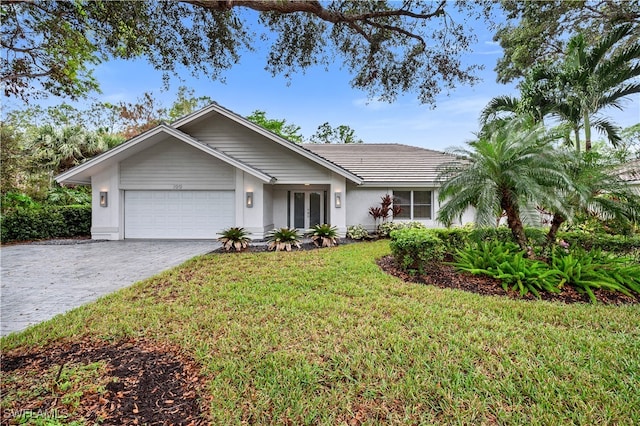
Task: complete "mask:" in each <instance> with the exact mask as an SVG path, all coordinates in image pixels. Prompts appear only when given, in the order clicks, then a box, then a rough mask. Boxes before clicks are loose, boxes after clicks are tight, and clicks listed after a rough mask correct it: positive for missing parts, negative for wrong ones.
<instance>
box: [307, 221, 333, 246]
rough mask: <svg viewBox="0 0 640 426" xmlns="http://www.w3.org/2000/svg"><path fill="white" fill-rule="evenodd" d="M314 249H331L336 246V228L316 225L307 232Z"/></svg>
mask: <svg viewBox="0 0 640 426" xmlns="http://www.w3.org/2000/svg"><path fill="white" fill-rule="evenodd" d="M307 234H309V235H311V241H313V244H314V245H315V246H316V247H333V246H335V245H337V244H338V241H339V240H340V238H339V237H338V228H337V227H335V226H331V225H328V224H326V223H325V224H322V225H320V224H318V225H315V226H314V227H313V228H311V229H309V230H308V231H307Z"/></svg>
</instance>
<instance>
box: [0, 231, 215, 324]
mask: <svg viewBox="0 0 640 426" xmlns="http://www.w3.org/2000/svg"><path fill="white" fill-rule="evenodd" d="M62 243H63V244H60V242H58V244H54V242H51V243H47V244H20V245H14V246H8V247H2V248H1V249H0V260H1V263H0V265H1V268H0V269H1V278H2V281H1V282H2V284H1V293H0V298H1V299H0V307H1V312H0V318H1V335H2V336H6V335H7V334H9V333H12V332H14V331H21V330H24V329H25V328H27V327H28V326H30V325H32V324H37V323H39V322H42V321H45V320H48V319H50V318H53V317H54V316H55V315H57V314H60V313H63V312H66V311H68V310H70V309H73V308H76V307H78V306H81V305H84V304H85V303H88V302H92V301H94V300H96V299H98V298H99V297H101V296H104V295H106V294H109V293H111V292H113V291H115V290H118V289H121V288H124V287H127V286H129V285H131V284H133V283H134V282H136V281H140V280H142V279H144V278H148V277H150V276H153V275H155V274H157V273H159V272H161V271H164V270H166V269H169V268H171V267H173V266H176V265H179V264H181V263H182V262H184V261H185V260H188V259H190V258H192V257H194V256H197V255H199V254H204V253H208V252H210V251H212V250H214V249H216V248H218V247H219V243H218V242H215V241H157V240H154V241H151V240H149V241H146V240H138V241H91V240H84V241H80V242H79V243H74V244H68V242H67V244H64V242H62Z"/></svg>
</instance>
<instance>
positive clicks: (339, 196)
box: [335, 191, 342, 209]
mask: <svg viewBox="0 0 640 426" xmlns="http://www.w3.org/2000/svg"><path fill="white" fill-rule="evenodd" d="M335 204H336V208H337V209H339V208H340V207H342V193H341V192H337V191H336V193H335Z"/></svg>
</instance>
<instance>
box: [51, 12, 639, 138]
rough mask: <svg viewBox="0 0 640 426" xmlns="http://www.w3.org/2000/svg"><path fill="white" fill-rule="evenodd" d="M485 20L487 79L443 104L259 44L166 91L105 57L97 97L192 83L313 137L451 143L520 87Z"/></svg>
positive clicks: (198, 91) (625, 119)
mask: <svg viewBox="0 0 640 426" xmlns="http://www.w3.org/2000/svg"><path fill="white" fill-rule="evenodd" d="M478 27H479V28H478V31H477V37H478V40H477V43H476V44H475V45H474V46H472V51H471V52H470V53H467V54H466V55H464V57H463V60H464V62H466V63H467V64H481V65H484V66H485V69H484V70H483V71H478V72H477V74H478V76H479V77H480V78H481V81H480V82H479V83H477V84H476V85H474V86H459V87H457V88H456V89H455V90H453V91H451V92H449V93H448V94H446V93H443V94H442V95H440V96H438V98H437V100H436V104H435V107H433V106H431V105H421V104H420V103H419V102H418V100H417V96H416V95H415V94H412V93H408V94H405V95H404V96H402V97H399V98H398V99H397V100H396V101H395V102H393V103H383V102H377V101H375V100H371V99H368V98H367V93H365V92H362V91H359V90H356V89H353V88H351V87H350V85H349V81H350V80H351V78H352V76H351V75H349V74H348V73H347V72H346V71H344V70H341V69H340V68H339V66H338V65H337V64H336V65H335V66H332V67H331V68H330V69H329V71H325V69H324V68H323V67H317V68H312V69H310V70H308V71H307V72H306V73H304V74H303V73H298V74H294V75H293V76H292V78H291V79H290V80H286V79H285V78H283V77H281V76H276V77H273V76H271V74H270V73H269V72H267V71H265V70H264V66H265V64H266V58H267V53H268V52H266V51H259V50H256V51H255V52H247V53H245V54H243V56H242V58H241V61H240V63H239V64H237V65H236V66H234V67H233V68H232V69H230V70H228V71H226V72H224V74H223V75H224V77H225V78H226V83H221V82H219V81H211V80H208V79H207V78H205V77H203V78H194V77H192V76H191V75H190V73H189V72H185V73H184V74H183V75H182V76H181V77H182V79H183V81H181V80H180V79H179V78H177V77H172V78H171V80H170V88H169V90H168V91H163V81H162V73H161V72H160V71H156V70H154V69H153V68H152V67H151V66H149V65H148V64H147V63H146V62H145V61H144V60H136V61H109V62H105V63H103V64H101V65H99V66H98V67H97V68H96V70H95V76H96V78H97V79H98V81H99V82H100V86H101V89H102V94H98V95H96V97H97V99H99V100H101V101H108V102H112V103H115V102H119V101H125V102H133V101H135V100H136V99H137V98H138V97H140V96H141V95H142V94H143V93H144V92H147V91H150V92H153V94H154V95H155V96H156V98H158V99H159V100H161V101H162V102H163V104H164V105H166V106H170V104H171V102H172V101H173V100H174V99H175V95H176V92H177V89H178V87H179V86H180V85H184V86H187V87H189V88H193V89H194V90H195V95H196V96H209V97H210V98H212V99H213V100H215V101H216V102H218V103H219V104H220V105H222V106H224V107H226V108H228V109H231V110H232V111H234V112H236V113H238V114H240V115H243V116H247V115H249V114H251V113H252V112H253V111H255V110H262V111H265V112H266V113H267V117H269V118H277V119H286V120H287V122H288V123H291V124H295V125H297V126H300V127H301V132H302V134H303V135H304V136H305V137H307V138H308V137H310V136H311V135H312V134H313V133H315V131H316V129H317V128H318V126H319V125H321V124H322V123H324V122H329V124H330V125H332V126H334V127H335V126H338V125H341V124H345V125H348V126H350V127H351V128H353V129H354V130H355V133H356V135H357V136H358V137H359V138H360V139H362V140H363V141H364V142H365V143H404V144H409V145H415V146H420V147H424V148H431V149H438V150H445V149H446V148H448V147H452V146H461V145H463V144H464V143H465V142H466V141H468V140H471V139H473V138H474V134H473V133H474V132H476V131H477V130H478V117H479V113H480V110H481V109H482V108H483V107H484V106H485V105H486V104H487V102H488V101H489V100H490V99H491V98H493V97H495V96H499V95H513V96H516V95H517V94H518V92H517V90H516V89H515V85H501V84H497V83H496V81H495V80H496V75H495V72H494V71H493V69H494V67H495V64H496V61H497V59H498V58H499V57H500V56H501V49H500V46H498V45H497V44H495V43H494V42H493V41H492V33H491V32H490V31H489V30H487V29H484V23H483V22H479V23H478ZM56 102H61V100H57V99H48V100H46V101H44V102H43V104H46V105H51V104H55V103H56ZM606 113H607V115H609V116H610V117H611V118H612V119H614V120H615V121H616V123H618V124H619V125H620V126H622V127H628V126H630V125H633V124H636V123H638V122H640V96H638V95H636V96H635V97H634V98H632V99H630V100H629V101H627V104H626V108H625V110H624V111H622V112H620V111H617V110H611V111H607V112H606Z"/></svg>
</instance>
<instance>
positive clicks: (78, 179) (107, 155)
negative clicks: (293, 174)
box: [55, 124, 275, 185]
mask: <svg viewBox="0 0 640 426" xmlns="http://www.w3.org/2000/svg"><path fill="white" fill-rule="evenodd" d="M168 136H170V137H173V138H175V139H178V140H180V141H182V142H184V143H186V144H187V145H190V146H192V147H194V148H196V149H199V150H200V151H202V152H204V153H206V154H208V155H211V156H212V157H214V158H217V159H219V160H222V161H224V162H225V163H228V164H230V165H232V166H235V167H237V168H239V169H241V170H243V171H245V172H247V173H249V174H251V175H253V176H255V177H257V178H258V179H260V180H262V181H264V182H270V183H273V182H275V178H274V177H272V176H269V175H268V174H266V173H264V172H262V171H260V170H258V169H256V168H254V167H251V166H250V165H248V164H246V163H243V162H242V161H239V160H237V159H235V158H233V157H231V156H229V155H227V154H225V153H223V152H220V151H218V150H217V149H215V148H212V147H210V146H209V145H207V144H204V143H202V142H199V141H198V140H196V139H194V138H192V137H191V136H189V135H188V134H186V133H184V132H181V131H180V130H178V129H175V128H173V127H171V126H169V125H167V124H160V125H158V126H156V127H154V128H153V129H151V130H148V131H146V132H144V133H142V134H140V135H138V136H136V137H134V138H132V139H130V140H128V141H127V142H124V143H123V144H121V145H118V146H117V147H115V148H113V149H110V150H109V151H107V152H104V153H102V154H100V155H98V156H96V157H94V158H92V159H90V160H89V161H87V162H85V163H83V164H81V165H79V166H76V167H74V168H72V169H70V170H67V171H66V172H64V173H62V174H60V175H58V176H56V178H55V179H56V181H57V182H59V183H72V184H82V185H84V184H90V183H91V176H92V175H95V174H96V173H98V172H100V171H101V170H103V169H105V168H106V167H108V166H109V165H111V164H113V163H114V162H120V161H122V160H124V159H125V158H128V157H130V156H132V155H134V154H137V153H138V152H141V151H142V150H144V149H146V148H148V147H150V146H152V145H155V144H156V143H158V142H160V141H161V140H164V139H165V138H167V137H168Z"/></svg>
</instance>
